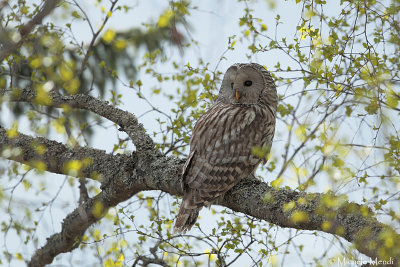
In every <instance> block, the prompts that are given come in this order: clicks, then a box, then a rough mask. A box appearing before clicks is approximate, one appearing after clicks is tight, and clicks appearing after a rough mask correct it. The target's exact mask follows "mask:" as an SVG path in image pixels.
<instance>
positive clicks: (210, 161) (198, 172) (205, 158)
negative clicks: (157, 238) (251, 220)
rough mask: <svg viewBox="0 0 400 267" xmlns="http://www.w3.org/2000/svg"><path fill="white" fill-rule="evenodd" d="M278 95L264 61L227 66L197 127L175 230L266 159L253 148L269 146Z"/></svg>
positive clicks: (185, 226)
mask: <svg viewBox="0 0 400 267" xmlns="http://www.w3.org/2000/svg"><path fill="white" fill-rule="evenodd" d="M277 101H278V98H277V94H276V87H275V84H274V81H273V79H272V77H271V75H270V73H269V72H268V71H267V70H266V69H265V68H263V67H262V66H261V65H258V64H256V63H250V64H234V65H232V66H231V67H230V68H229V69H228V70H227V71H226V73H225V76H224V79H223V82H222V85H221V89H220V92H219V96H218V98H217V101H216V103H215V104H214V105H213V106H212V107H211V108H210V109H209V110H208V111H207V112H206V113H205V114H204V115H203V116H202V117H200V119H199V120H198V122H197V123H196V126H195V127H194V130H193V136H192V139H191V141H190V153H189V157H188V159H187V161H186V164H185V166H184V170H183V175H182V186H183V189H184V195H183V201H182V204H181V208H180V210H179V214H178V216H177V219H176V222H175V228H174V231H175V232H183V231H186V230H190V228H191V227H192V226H193V225H194V223H195V222H196V219H197V217H198V214H199V211H200V209H201V208H202V207H203V206H205V205H208V204H209V203H212V202H213V201H215V200H216V199H218V198H219V197H221V196H222V195H223V194H224V193H226V192H227V191H228V190H229V189H231V188H232V187H233V186H234V185H236V184H237V183H238V182H239V181H240V180H241V179H243V178H245V177H247V176H249V175H250V174H254V172H255V170H256V168H257V166H258V165H259V163H260V162H261V161H262V159H260V158H258V157H256V156H254V155H253V154H252V153H251V151H252V148H253V147H266V148H267V149H269V148H270V147H271V144H272V139H273V136H274V132H275V117H276V106H277ZM264 163H265V162H264Z"/></svg>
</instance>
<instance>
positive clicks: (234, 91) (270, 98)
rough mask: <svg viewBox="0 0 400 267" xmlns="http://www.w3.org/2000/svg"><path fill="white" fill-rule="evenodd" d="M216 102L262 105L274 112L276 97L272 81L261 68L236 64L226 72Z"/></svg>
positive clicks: (254, 64)
mask: <svg viewBox="0 0 400 267" xmlns="http://www.w3.org/2000/svg"><path fill="white" fill-rule="evenodd" d="M217 102H223V103H230V104H246V105H248V104H250V105H251V104H264V105H268V106H270V107H271V108H273V109H274V110H276V106H277V103H278V96H277V94H276V86H275V83H274V80H273V79H272V77H271V74H270V73H269V72H268V71H267V70H266V69H265V68H264V67H263V66H261V65H259V64H257V63H248V64H244V63H237V64H234V65H232V66H230V67H229V69H228V70H227V71H226V73H225V75H224V79H223V81H222V85H221V89H220V91H219V95H218V98H217Z"/></svg>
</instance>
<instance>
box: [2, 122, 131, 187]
mask: <svg viewBox="0 0 400 267" xmlns="http://www.w3.org/2000/svg"><path fill="white" fill-rule="evenodd" d="M10 133H11V132H10V131H9V132H8V133H7V130H6V129H5V128H3V127H2V126H1V125H0V156H1V157H2V158H6V159H10V160H13V161H16V162H20V163H23V164H26V165H28V166H31V167H33V168H38V169H41V170H46V171H49V172H52V173H57V174H67V175H73V176H77V177H87V178H91V179H95V180H99V181H102V180H103V178H104V177H111V176H113V175H114V174H115V173H114V172H115V170H113V169H110V168H108V167H107V165H108V166H109V165H111V166H118V165H119V164H120V163H121V162H122V163H124V164H129V163H130V160H131V159H132V157H130V156H128V155H116V156H113V155H110V154H107V153H106V152H105V151H103V150H99V149H94V148H90V147H80V146H75V147H67V146H66V145H63V144H61V143H59V142H56V141H52V140H49V139H47V138H43V137H32V136H29V135H25V134H22V133H19V132H12V134H10ZM10 135H12V136H10ZM75 160H78V161H80V162H81V163H82V167H81V168H79V169H76V168H72V169H71V168H70V167H69V166H71V164H72V163H73V161H75Z"/></svg>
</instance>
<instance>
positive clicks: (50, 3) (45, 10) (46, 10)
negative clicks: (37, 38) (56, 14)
mask: <svg viewBox="0 0 400 267" xmlns="http://www.w3.org/2000/svg"><path fill="white" fill-rule="evenodd" d="M57 3H58V0H47V1H44V4H43V7H42V9H41V10H40V11H39V12H38V13H37V14H36V15H35V16H34V17H33V18H32V19H31V20H30V21H29V22H28V23H26V24H25V25H23V26H22V27H21V29H20V31H19V33H20V35H21V39H20V40H19V41H18V42H16V43H10V44H8V45H6V46H5V47H4V48H3V49H2V50H1V51H0V62H1V61H3V60H4V59H5V58H6V57H8V56H9V55H10V54H11V53H12V52H14V51H15V50H16V49H18V48H19V47H20V46H21V45H22V44H23V43H24V41H25V38H26V36H27V35H28V34H30V33H31V32H32V30H33V28H34V27H35V26H36V25H39V24H41V23H42V21H43V19H44V18H45V17H46V16H47V15H49V14H50V13H51V12H52V11H53V9H54V8H55V7H56V6H57Z"/></svg>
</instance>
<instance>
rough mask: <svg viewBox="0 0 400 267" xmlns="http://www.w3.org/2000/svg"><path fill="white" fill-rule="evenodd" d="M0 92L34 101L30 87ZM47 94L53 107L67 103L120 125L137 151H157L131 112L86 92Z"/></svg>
mask: <svg viewBox="0 0 400 267" xmlns="http://www.w3.org/2000/svg"><path fill="white" fill-rule="evenodd" d="M1 94H2V95H3V96H5V97H7V98H10V100H11V101H16V102H34V100H35V97H36V92H35V90H34V89H32V88H30V87H27V88H25V89H22V90H20V91H18V93H16V92H6V91H3V92H1ZM49 96H50V98H51V100H52V103H51V105H52V106H53V107H60V106H62V105H68V106H70V107H72V108H77V109H82V110H87V111H91V112H93V113H95V114H97V115H99V116H101V117H104V118H106V119H108V120H110V121H112V122H114V123H115V124H117V125H118V126H120V127H121V130H123V131H124V132H126V133H127V134H128V136H129V137H130V138H131V140H132V141H133V143H134V144H135V146H136V150H137V151H138V152H140V151H144V150H149V149H150V150H152V151H153V153H158V151H157V150H155V149H153V147H154V143H153V140H152V139H151V138H150V137H149V136H148V135H147V134H146V131H145V129H144V127H143V125H142V124H140V123H139V122H138V120H137V118H136V117H135V116H134V115H133V114H132V113H129V112H127V111H124V110H121V109H119V108H117V107H115V106H113V105H110V104H109V103H108V102H107V101H102V100H100V99H98V98H95V97H93V96H90V95H86V94H77V95H69V96H63V95H60V94H58V93H57V92H55V91H50V92H49Z"/></svg>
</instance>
